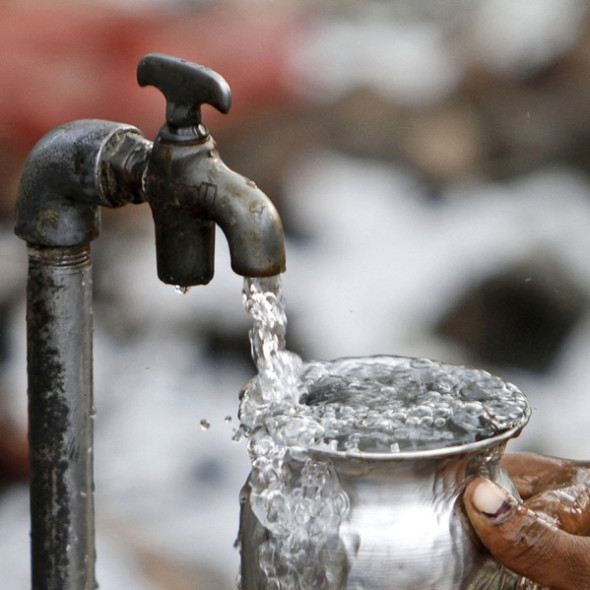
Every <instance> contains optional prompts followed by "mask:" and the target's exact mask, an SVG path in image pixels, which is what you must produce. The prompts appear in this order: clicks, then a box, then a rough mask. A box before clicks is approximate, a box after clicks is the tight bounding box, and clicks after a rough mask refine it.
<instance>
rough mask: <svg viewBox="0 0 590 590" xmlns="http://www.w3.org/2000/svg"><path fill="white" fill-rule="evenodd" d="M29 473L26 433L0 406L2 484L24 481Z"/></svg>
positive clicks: (0, 475) (0, 473)
mask: <svg viewBox="0 0 590 590" xmlns="http://www.w3.org/2000/svg"><path fill="white" fill-rule="evenodd" d="M28 475H29V449H28V444H27V437H26V434H25V433H24V432H23V431H22V430H21V429H20V428H18V427H17V426H16V425H15V424H14V422H13V421H12V420H11V419H10V418H9V417H8V416H7V415H6V414H4V413H3V412H2V409H1V408H0V484H2V483H6V482H11V481H22V480H25V479H27V477H28Z"/></svg>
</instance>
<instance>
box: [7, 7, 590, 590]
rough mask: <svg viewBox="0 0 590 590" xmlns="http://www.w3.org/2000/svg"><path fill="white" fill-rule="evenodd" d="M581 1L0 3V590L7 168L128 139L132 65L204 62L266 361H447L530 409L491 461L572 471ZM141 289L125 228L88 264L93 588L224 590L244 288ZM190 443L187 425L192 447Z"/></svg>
mask: <svg viewBox="0 0 590 590" xmlns="http://www.w3.org/2000/svg"><path fill="white" fill-rule="evenodd" d="M588 12H589V9H588V3H587V2H584V1H583V0H438V1H437V2H432V1H430V0H313V1H312V0H309V1H306V0H282V1H281V2H272V1H271V0H258V1H257V0H227V1H224V0H218V1H213V0H212V1H204V0H202V1H197V0H193V1H190V0H184V1H182V0H179V1H173V0H167V1H164V0H151V1H150V0H133V1H130V0H126V1H124V2H123V0H110V1H107V0H103V1H102V2H101V1H99V0H94V1H91V0H88V1H85V2H83V1H81V0H79V1H66V0H61V1H56V0H52V1H51V2H49V1H48V0H46V1H43V0H35V1H33V0H26V1H23V0H18V1H17V0H4V2H3V3H2V7H1V8H0V55H2V58H0V180H1V182H0V221H1V223H0V273H1V276H2V280H1V281H0V363H1V371H0V576H1V578H2V587H3V588H4V589H5V590H22V588H27V587H29V585H30V583H29V553H28V551H29V549H28V542H29V536H28V531H29V522H28V497H27V464H26V368H25V340H24V330H25V312H24V289H25V280H26V264H27V262H26V251H25V244H24V243H23V242H21V241H20V240H18V239H17V238H15V237H14V236H13V233H12V232H13V224H14V217H13V207H14V203H15V194H16V190H17V186H18V181H19V175H20V172H21V169H22V166H23V163H24V159H25V158H26V155H27V154H28V152H29V151H30V150H31V148H32V147H33V145H34V144H35V143H36V141H37V140H38V139H39V138H40V137H41V136H42V135H43V134H44V133H46V132H48V131H49V130H51V129H52V128H54V127H56V126H57V125H60V124H62V123H65V122H67V121H71V120H75V119H81V118H103V119H110V120H114V121H121V122H127V123H131V124H134V125H136V126H138V127H139V128H140V129H142V131H143V132H144V133H145V135H146V136H147V137H148V138H150V139H153V137H154V136H155V134H156V133H157V130H158V129H159V127H160V126H161V125H162V123H163V122H164V108H165V107H164V100H163V98H162V96H161V95H160V94H159V92H158V91H157V90H155V89H153V88H144V89H141V88H139V87H138V86H137V84H136V79H135V69H136V67H137V63H138V61H139V59H140V58H141V57H142V56H143V55H144V54H146V53H150V52H155V51H157V52H163V53H169V54H171V55H176V56H179V57H183V58H186V59H189V60H191V61H195V62H198V63H201V64H203V65H206V66H208V67H211V68H213V69H215V70H217V71H218V72H219V73H221V74H222V75H223V76H224V77H225V78H226V80H227V81H228V82H229V84H230V86H231V88H232V92H233V107H232V111H231V112H230V114H229V115H227V116H221V115H219V114H218V113H216V112H214V111H213V110H212V109H209V110H206V109H204V111H203V116H204V121H205V123H206V124H207V126H208V127H209V129H210V130H211V132H212V134H213V136H214V137H215V139H216V140H217V142H218V144H219V147H220V151H221V155H222V157H223V159H224V160H225V162H226V163H227V164H228V165H229V166H230V167H232V168H234V169H235V170H237V171H239V172H241V173H243V174H245V175H246V176H248V177H250V178H252V179H254V180H255V181H256V183H257V184H258V185H259V186H260V187H261V188H262V189H263V190H264V191H265V192H266V193H267V194H268V195H269V196H270V197H271V199H272V200H273V201H274V202H275V203H276V205H277V207H278V209H279V211H280V213H281V216H282V219H283V223H284V226H285V229H286V233H287V258H288V260H287V264H288V271H287V272H286V274H285V275H284V277H283V287H284V294H285V297H286V300H287V312H288V317H289V348H290V349H291V350H293V351H295V352H297V353H299V354H301V355H302V356H303V357H304V358H305V359H319V358H334V357H338V356H349V355H367V354H377V353H390V354H401V355H410V356H426V357H431V358H436V359H439V360H443V361H449V362H456V363H462V364H471V365H475V366H478V367H482V368H485V369H488V370H490V371H491V372H493V373H495V374H498V375H499V376H501V377H503V378H505V379H507V380H509V381H512V382H514V383H515V384H516V385H518V386H519V387H520V388H521V389H522V390H523V391H524V392H525V394H526V395H527V396H528V398H529V400H530V402H531V405H532V406H533V408H534V411H533V415H532V418H531V421H530V424H529V425H528V426H527V428H526V429H525V431H524V433H523V435H522V436H521V437H520V438H519V439H518V440H516V441H514V442H513V443H511V445H510V447H509V448H510V449H512V450H516V449H527V450H533V451H538V452H544V453H549V454H553V455H561V456H568V457H572V458H576V459H588V458H589V448H590V429H589V428H588V422H589V420H590V402H589V401H588V389H589V386H588V384H589V383H590V365H589V363H588V358H589V354H590V316H589V314H588V300H589V295H590V178H589V172H590V21H589V20H588V17H589V14H588ZM218 237H219V239H218V251H217V255H216V259H217V260H216V269H217V272H216V276H215V278H214V280H213V282H212V283H211V284H210V285H209V286H207V287H200V288H194V289H192V290H191V291H190V293H188V294H187V295H179V294H177V293H175V292H174V289H172V288H171V287H167V286H165V285H163V284H160V283H159V282H158V280H157V277H156V271H155V256H154V253H155V250H154V238H153V227H152V222H151V216H150V213H149V209H148V207H147V205H142V206H137V207H134V206H128V207H125V208H123V209H121V210H116V211H103V230H102V234H101V236H100V238H99V239H98V240H97V241H96V242H95V243H94V245H93V255H94V262H95V264H94V291H95V304H94V305H95V402H96V406H97V411H98V415H97V418H96V423H95V428H96V451H95V472H96V484H97V485H96V511H97V528H98V533H97V535H98V538H97V547H98V564H97V575H98V580H99V583H100V587H101V589H103V590H116V589H118V588H122V587H125V588H126V589H127V590H135V589H137V590H159V589H167V590H185V589H196V588H198V589H202V590H228V589H231V588H234V587H235V578H236V574H237V570H238V562H239V556H238V551H237V549H236V548H235V547H234V541H235V539H236V536H237V529H238V494H239V489H240V487H241V485H242V484H243V482H244V481H245V479H246V476H247V474H248V471H249V465H248V459H247V454H246V449H245V446H244V444H243V443H235V442H232V440H231V438H232V434H233V431H234V429H235V428H236V427H237V417H236V413H237V404H238V392H239V390H240V388H241V386H242V385H243V384H244V383H245V382H246V381H247V380H248V379H249V378H250V377H251V376H252V375H253V373H254V369H253V366H252V363H251V361H250V358H249V352H250V351H249V344H248V338H247V330H248V326H249V322H248V318H247V316H246V314H245V312H244V311H243V308H242V302H241V287H242V280H241V278H240V277H237V276H235V275H233V274H232V272H231V270H230V266H229V261H228V254H227V247H226V245H225V241H224V238H223V236H222V235H221V233H220V232H219V236H218ZM201 420H206V421H207V422H208V423H209V424H210V427H209V428H207V429H203V428H202V427H201V425H200V423H201Z"/></svg>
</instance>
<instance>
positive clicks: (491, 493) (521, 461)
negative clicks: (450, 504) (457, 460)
mask: <svg viewBox="0 0 590 590" xmlns="http://www.w3.org/2000/svg"><path fill="white" fill-rule="evenodd" d="M502 466H503V467H504V468H505V469H506V471H507V472H508V473H509V475H510V477H511V478H512V480H513V481H514V483H515V485H516V488H517V489H518V493H519V494H520V496H521V497H522V501H520V500H517V499H516V498H515V497H514V496H512V495H511V494H509V493H508V492H506V491H505V490H504V489H503V488H502V487H500V486H498V485H496V484H495V483H492V482H491V481H489V480H487V479H484V478H481V477H480V478H477V479H474V480H473V481H472V482H470V483H469V484H468V486H467V488H466V490H465V494H464V498H463V500H464V504H465V509H466V511H467V515H468V516H469V519H470V520H471V523H472V524H473V527H474V528H475V531H476V532H477V534H478V536H479V538H480V539H481V541H482V543H483V544H484V545H485V546H486V547H487V549H488V550H489V551H490V553H491V554H492V555H493V556H494V557H495V558H496V559H497V560H498V561H499V562H500V563H502V564H503V565H505V566H506V567H508V568H509V569H511V570H512V571H514V572H516V573H518V574H520V575H522V576H524V577H526V578H528V579H529V580H531V581H533V582H535V583H537V584H539V585H541V586H544V587H547V588H551V589H553V590H585V589H587V590H590V537H587V536H586V535H588V534H590V463H582V462H577V461H570V460H567V459H558V458H554V457H547V456H543V455H537V454H533V453H514V454H508V455H505V457H504V458H503V460H502Z"/></svg>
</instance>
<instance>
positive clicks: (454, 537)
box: [239, 411, 529, 590]
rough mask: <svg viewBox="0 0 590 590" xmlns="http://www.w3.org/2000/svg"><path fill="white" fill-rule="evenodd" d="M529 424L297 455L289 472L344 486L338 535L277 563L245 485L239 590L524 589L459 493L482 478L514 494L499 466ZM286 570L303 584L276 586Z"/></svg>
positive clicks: (331, 533)
mask: <svg viewBox="0 0 590 590" xmlns="http://www.w3.org/2000/svg"><path fill="white" fill-rule="evenodd" d="M528 415H529V413H528V411H525V412H523V417H522V420H521V421H520V423H519V424H518V425H516V426H514V427H513V428H511V429H509V430H506V431H504V432H502V433H501V434H498V435H496V436H493V437H490V438H487V439H483V440H479V441H476V442H471V443H468V444H462V445H458V446H451V447H443V448H434V449H426V450H417V451H404V452H387V453H385V452H381V453H376V452H360V451H334V450H328V449H319V448H310V449H299V450H297V451H296V452H293V456H292V457H291V458H289V457H287V459H286V461H285V465H287V467H288V466H289V462H294V463H296V464H298V465H299V469H301V466H302V465H306V464H308V465H309V464H312V463H313V464H315V465H316V466H317V465H320V466H323V468H324V469H325V471H326V473H331V474H332V475H333V476H334V477H335V478H336V480H337V481H338V482H339V486H341V490H342V492H343V495H344V497H345V498H346V501H347V503H348V505H347V507H346V510H344V511H343V513H342V516H341V518H340V519H339V521H338V523H337V525H336V526H335V527H332V529H331V530H327V531H326V532H325V534H324V535H319V536H317V535H316V536H315V538H314V539H308V540H304V539H300V540H299V541H298V542H299V547H298V548H297V551H298V552H299V553H298V555H297V559H296V560H289V559H285V557H284V555H281V551H280V550H279V549H277V544H276V543H275V542H274V539H273V533H271V531H270V530H269V529H268V528H267V527H265V526H264V525H263V524H262V523H261V521H260V519H259V518H258V517H257V516H256V514H255V512H256V509H255V508H253V504H254V500H255V498H254V497H252V490H253V486H252V481H251V479H250V478H249V479H248V481H247V482H246V484H245V486H244V488H243V490H242V495H241V504H242V510H241V526H240V534H239V543H240V548H241V583H242V589H243V590H270V589H271V588H272V589H277V590H278V589H279V588H280V590H285V589H291V588H292V589H293V590H295V589H297V590H304V588H305V589H307V588H310V589H314V590H316V589H317V590H320V589H321V590H328V589H329V590H337V589H338V590H344V589H346V590H360V589H363V590H391V589H397V590H484V589H485V590H496V589H497V590H509V589H514V590H516V589H517V588H523V587H526V586H522V584H523V581H522V580H521V579H520V576H517V575H516V574H514V573H512V572H510V571H508V570H506V569H505V568H504V567H503V566H501V565H500V564H499V563H497V562H496V561H495V560H494V559H493V558H492V557H491V556H490V555H489V554H488V553H487V552H486V551H485V549H484V548H483V546H482V545H481V543H480V541H479V540H478V538H477V536H476V534H475V532H474V531H473V529H472V527H471V525H470V524H469V522H468V519H467V516H466V514H465V513H464V509H463V504H462V494H463V491H464V489H465V485H466V483H467V482H468V481H469V480H470V479H471V478H473V477H476V476H479V475H483V476H485V477H488V478H490V479H492V480H493V481H495V482H497V483H498V484H500V485H502V486H504V487H505V488H506V489H508V490H509V491H511V492H512V493H514V494H517V492H516V490H515V488H514V485H513V484H512V482H511V480H510V479H509V477H508V475H507V474H506V472H505V471H504V470H503V469H502V468H501V466H500V459H501V456H502V453H503V452H504V448H505V446H506V443H507V441H508V440H509V439H510V438H512V437H515V436H517V435H518V434H519V433H520V431H521V430H522V428H523V427H524V425H525V424H526V422H527V420H528ZM289 469H291V471H293V469H295V470H296V469H298V467H297V466H295V467H294V468H289ZM289 469H287V471H288V470H289ZM283 473H285V466H283ZM261 557H264V559H261ZM281 561H283V563H281ZM269 562H270V563H271V569H272V575H271V576H269V573H268V564H269ZM289 568H291V569H293V568H297V569H298V570H299V571H300V573H301V574H302V575H301V577H299V578H298V577H297V576H296V577H295V578H294V577H293V576H291V577H290V578H289V576H286V577H285V580H286V581H277V578H280V577H281V572H282V573H283V574H285V573H288V570H289ZM302 580H304V581H302Z"/></svg>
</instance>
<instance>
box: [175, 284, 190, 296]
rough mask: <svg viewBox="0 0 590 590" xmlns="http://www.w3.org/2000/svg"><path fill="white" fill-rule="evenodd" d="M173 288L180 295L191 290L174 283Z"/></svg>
mask: <svg viewBox="0 0 590 590" xmlns="http://www.w3.org/2000/svg"><path fill="white" fill-rule="evenodd" d="M174 290H175V291H176V292H177V293H179V294H180V295H186V294H187V293H188V292H189V291H190V290H191V288H190V287H186V286H182V285H175V286H174Z"/></svg>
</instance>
